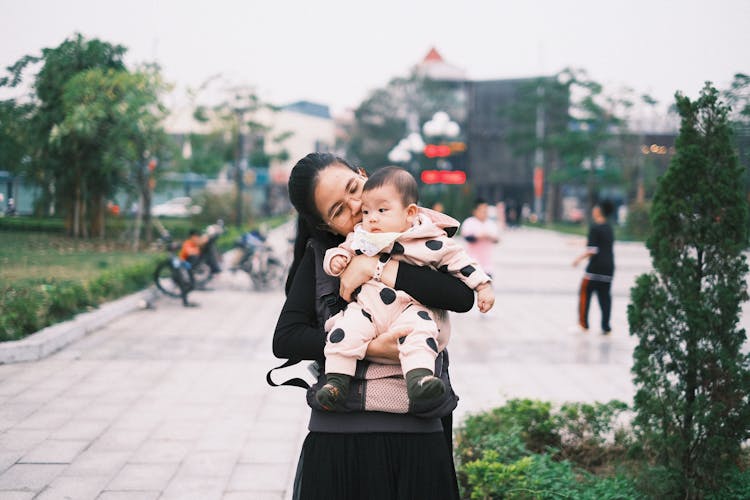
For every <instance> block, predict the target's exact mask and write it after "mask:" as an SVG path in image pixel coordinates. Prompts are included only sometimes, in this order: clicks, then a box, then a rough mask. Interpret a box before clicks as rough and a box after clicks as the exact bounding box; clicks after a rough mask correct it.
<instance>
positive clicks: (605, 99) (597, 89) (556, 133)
mask: <svg viewBox="0 0 750 500" xmlns="http://www.w3.org/2000/svg"><path fill="white" fill-rule="evenodd" d="M630 106H631V102H630V100H629V98H628V97H627V96H617V95H612V94H608V93H605V92H604V87H603V86H602V85H601V84H600V83H598V82H596V81H594V80H592V79H591V78H590V77H589V76H588V74H587V73H586V72H585V71H583V70H580V69H571V68H566V69H564V70H562V71H560V72H559V73H558V74H556V75H555V76H553V77H541V78H534V79H531V80H529V81H528V82H526V83H523V84H521V85H520V86H519V89H518V97H517V99H516V104H515V105H514V106H512V107H511V108H509V109H508V110H499V111H498V112H500V113H501V114H504V115H505V116H507V119H508V120H509V130H510V133H509V136H508V137H509V138H508V142H509V144H510V146H511V148H512V149H513V152H514V154H516V155H519V156H526V155H529V154H530V153H532V152H534V151H535V150H536V149H537V148H539V149H541V150H542V151H543V152H544V157H545V158H546V161H545V163H547V164H548V165H549V167H548V168H545V171H546V173H547V176H546V177H547V183H548V185H549V186H550V188H549V189H548V199H547V210H548V214H547V218H548V220H555V219H556V218H557V216H558V215H559V206H558V204H559V203H560V199H559V186H560V185H561V184H563V183H574V184H585V185H586V187H587V192H588V200H587V207H588V210H587V213H590V212H591V210H590V209H591V207H593V204H594V202H595V201H596V192H597V188H598V186H599V185H600V184H615V183H617V182H619V181H620V178H621V174H620V168H619V167H620V165H619V164H618V158H619V156H618V155H617V154H615V150H616V147H617V144H616V142H615V139H616V138H618V137H619V136H621V135H622V132H623V131H624V129H625V125H626V121H625V120H624V114H625V113H626V111H627V110H628V109H629V108H630ZM540 113H541V116H542V117H543V120H544V131H543V133H539V131H538V130H537V125H538V123H539V114H540Z"/></svg>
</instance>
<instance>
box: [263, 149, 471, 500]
mask: <svg viewBox="0 0 750 500" xmlns="http://www.w3.org/2000/svg"><path fill="white" fill-rule="evenodd" d="M365 179H366V177H365V175H364V172H363V171H360V170H357V169H355V168H353V167H352V166H351V165H349V164H348V163H347V162H346V161H345V160H344V159H342V158H338V157H336V156H334V155H331V154H327V153H311V154H309V155H307V156H305V157H304V158H302V159H301V160H300V161H298V162H297V164H296V165H295V167H294V169H293V170H292V172H291V176H290V178H289V197H290V200H291V202H292V204H293V205H294V207H295V208H296V209H297V212H298V213H299V220H298V234H297V239H296V242H295V248H294V260H293V263H292V266H291V268H290V272H289V278H288V280H287V286H286V291H287V298H286V302H285V303H284V306H283V308H282V310H281V314H280V315H279V320H278V323H277V325H276V330H275V332H274V338H273V351H274V354H275V355H276V356H277V357H280V358H289V359H297V360H317V361H322V360H323V359H324V355H323V348H324V346H325V341H326V335H325V332H324V329H323V323H325V320H327V319H328V318H327V317H320V316H321V314H324V313H322V312H321V311H323V310H325V308H321V307H320V305H321V304H320V300H319V297H318V296H319V295H320V293H319V292H320V290H318V289H316V286H317V283H318V282H317V279H316V276H317V275H319V273H321V272H322V265H323V261H322V258H318V257H316V254H317V253H319V250H321V249H322V250H323V252H324V251H325V250H326V249H329V248H333V247H335V246H337V245H339V244H340V243H342V242H343V241H344V237H345V236H346V235H347V234H348V233H350V232H351V231H352V230H353V229H354V226H355V224H357V223H359V222H361V221H362V212H361V195H362V187H363V186H364V183H365ZM316 249H317V250H316ZM376 268H378V258H377V257H369V256H367V255H364V254H363V255H357V256H355V257H353V258H352V260H351V262H350V263H349V265H348V266H347V268H346V270H345V271H344V272H343V273H342V274H341V276H340V277H339V279H340V286H339V287H338V292H339V293H338V296H340V297H337V298H340V299H343V300H345V301H350V300H351V297H352V292H354V291H355V290H356V289H357V288H358V287H360V286H361V285H362V284H363V283H365V282H366V281H369V280H370V279H371V278H372V277H373V275H374V273H375V270H376ZM380 280H381V281H382V282H383V283H385V284H386V285H387V286H389V287H392V288H394V289H397V290H403V291H405V292H406V293H408V294H410V295H412V296H413V297H414V298H415V299H416V300H418V301H419V302H421V303H422V304H425V305H427V306H429V307H433V308H438V309H446V310H453V311H458V312H466V311H468V310H470V309H471V308H472V306H473V303H474V296H473V291H472V290H471V289H470V288H469V287H467V286H466V285H465V284H464V283H463V282H461V281H460V280H458V279H457V278H455V277H453V276H451V275H449V274H445V273H441V272H439V271H436V270H433V269H430V268H427V267H419V266H413V265H410V264H407V263H404V262H397V261H395V260H390V261H389V262H388V263H387V264H386V265H385V266H384V267H383V268H382V270H381V274H380ZM329 305H330V302H329ZM406 334H408V332H405V331H398V330H395V331H390V332H386V333H383V334H381V335H380V336H378V337H377V338H375V339H374V340H373V341H372V342H371V343H370V345H369V346H368V348H367V352H366V356H367V358H385V359H390V360H393V361H395V362H398V356H399V349H398V339H399V337H403V336H404V335H406ZM451 417H452V415H450V414H449V415H445V416H444V418H442V419H441V418H438V417H434V418H420V417H417V416H414V415H411V414H408V413H407V414H399V413H384V412H375V411H363V412H350V413H339V412H327V411H318V410H315V409H313V410H312V411H311V416H310V423H309V426H308V429H309V431H310V432H309V434H308V435H307V437H306V439H305V442H304V444H303V446H302V451H301V454H300V459H299V463H298V466H297V474H296V477H295V484H294V492H293V498H295V499H305V500H306V499H326V500H328V499H330V500H336V499H342V500H343V499H352V498H357V499H404V500H406V499H413V498H430V499H458V498H459V494H458V486H457V482H456V475H455V469H454V465H453V457H452V451H451V440H452V428H451V425H452V418H451Z"/></svg>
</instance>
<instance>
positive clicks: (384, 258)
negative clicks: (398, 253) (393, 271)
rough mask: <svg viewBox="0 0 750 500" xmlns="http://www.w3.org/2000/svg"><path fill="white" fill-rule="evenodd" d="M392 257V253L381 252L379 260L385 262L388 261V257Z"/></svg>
mask: <svg viewBox="0 0 750 500" xmlns="http://www.w3.org/2000/svg"><path fill="white" fill-rule="evenodd" d="M390 258H391V254H389V253H381V254H380V257H378V260H379V261H380V262H382V263H383V264H385V263H386V262H388V259H390Z"/></svg>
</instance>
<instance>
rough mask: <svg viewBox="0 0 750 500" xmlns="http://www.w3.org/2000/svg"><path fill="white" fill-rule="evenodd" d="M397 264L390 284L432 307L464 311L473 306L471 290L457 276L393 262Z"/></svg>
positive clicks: (472, 291) (472, 292)
mask: <svg viewBox="0 0 750 500" xmlns="http://www.w3.org/2000/svg"><path fill="white" fill-rule="evenodd" d="M394 264H396V265H397V266H398V271H397V273H396V280H395V282H394V284H393V286H394V288H396V289H397V290H402V291H404V292H406V293H408V294H409V295H411V296H412V297H414V298H415V299H417V300H418V301H419V302H420V303H422V304H424V305H426V306H427V307H434V308H435V309H445V310H446V311H455V312H467V311H470V310H471V308H472V307H473V306H474V290H472V289H471V288H469V287H468V286H466V284H465V283H463V282H462V281H461V280H460V279H458V278H456V277H453V276H451V275H450V274H447V273H441V272H440V271H436V270H434V269H431V268H429V267H423V266H413V265H411V264H406V263H404V262H394Z"/></svg>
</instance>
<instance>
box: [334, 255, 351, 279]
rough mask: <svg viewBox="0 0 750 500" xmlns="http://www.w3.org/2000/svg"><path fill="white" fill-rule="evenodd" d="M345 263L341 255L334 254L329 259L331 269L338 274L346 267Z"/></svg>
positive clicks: (344, 258)
mask: <svg viewBox="0 0 750 500" xmlns="http://www.w3.org/2000/svg"><path fill="white" fill-rule="evenodd" d="M346 264H347V262H346V257H344V256H343V255H335V256H334V257H333V258H332V259H331V271H333V273H334V274H335V275H337V276H338V275H339V274H341V273H342V272H343V271H344V269H346Z"/></svg>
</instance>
